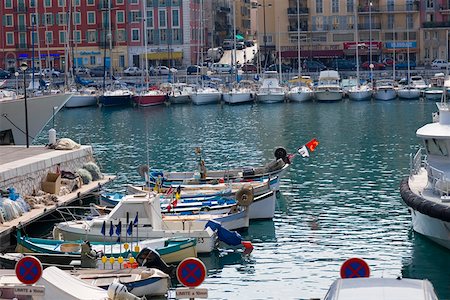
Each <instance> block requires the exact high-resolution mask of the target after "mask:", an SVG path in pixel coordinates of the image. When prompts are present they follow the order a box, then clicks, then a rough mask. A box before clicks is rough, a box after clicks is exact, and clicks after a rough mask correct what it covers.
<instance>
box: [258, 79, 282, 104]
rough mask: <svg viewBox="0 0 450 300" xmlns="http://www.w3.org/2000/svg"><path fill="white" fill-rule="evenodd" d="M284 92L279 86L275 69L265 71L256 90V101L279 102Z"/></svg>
mask: <svg viewBox="0 0 450 300" xmlns="http://www.w3.org/2000/svg"><path fill="white" fill-rule="evenodd" d="M285 96H286V93H285V91H284V88H283V87H281V86H280V82H279V80H278V72H277V71H265V72H264V75H263V80H262V84H261V86H260V87H259V89H258V91H257V92H256V97H257V99H258V102H261V103H279V102H283V101H284V98H285Z"/></svg>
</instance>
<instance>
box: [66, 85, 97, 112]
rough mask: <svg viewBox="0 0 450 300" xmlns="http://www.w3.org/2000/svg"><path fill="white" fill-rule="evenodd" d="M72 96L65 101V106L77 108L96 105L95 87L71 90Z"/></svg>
mask: <svg viewBox="0 0 450 300" xmlns="http://www.w3.org/2000/svg"><path fill="white" fill-rule="evenodd" d="M71 93H72V97H70V99H69V101H67V102H66V105H65V107H66V108H77V107H86V106H96V105H97V101H98V100H97V98H98V95H97V90H96V89H95V88H83V89H81V90H75V91H72V92H71Z"/></svg>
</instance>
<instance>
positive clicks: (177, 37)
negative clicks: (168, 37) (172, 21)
mask: <svg viewBox="0 0 450 300" xmlns="http://www.w3.org/2000/svg"><path fill="white" fill-rule="evenodd" d="M172 41H173V42H181V29H173V30H172Z"/></svg>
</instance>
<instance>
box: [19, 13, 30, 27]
mask: <svg viewBox="0 0 450 300" xmlns="http://www.w3.org/2000/svg"><path fill="white" fill-rule="evenodd" d="M33 15H34V14H33ZM17 23H18V24H19V25H21V26H25V15H18V16H17Z"/></svg>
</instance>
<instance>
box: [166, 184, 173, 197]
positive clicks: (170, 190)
mask: <svg viewBox="0 0 450 300" xmlns="http://www.w3.org/2000/svg"><path fill="white" fill-rule="evenodd" d="M172 194H173V187H172V186H170V188H169V189H168V190H167V192H166V196H170V195H172Z"/></svg>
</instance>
